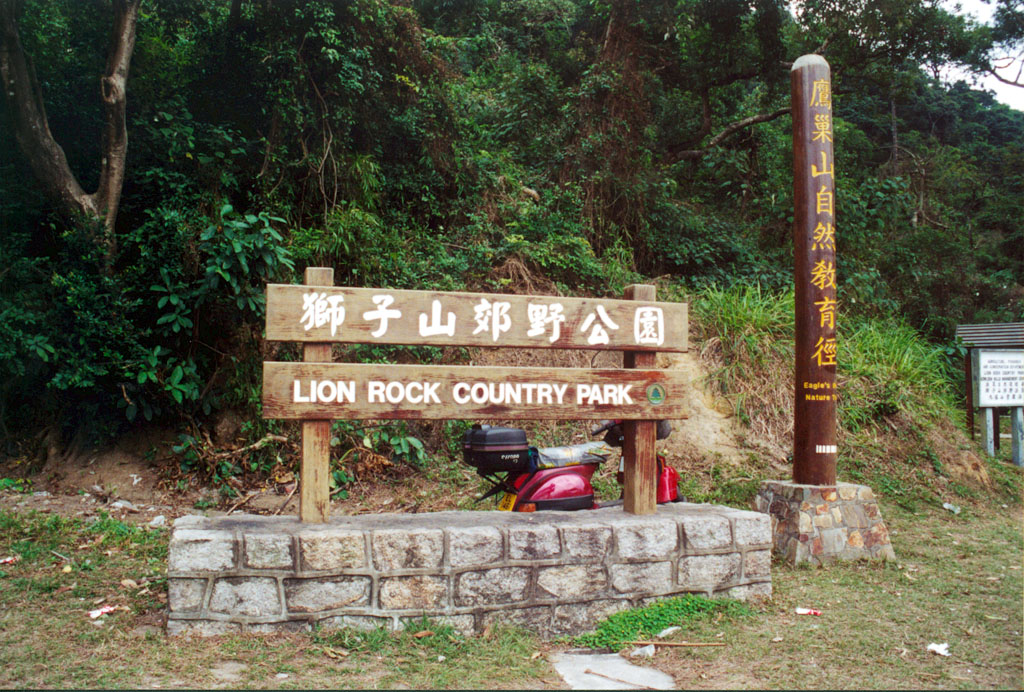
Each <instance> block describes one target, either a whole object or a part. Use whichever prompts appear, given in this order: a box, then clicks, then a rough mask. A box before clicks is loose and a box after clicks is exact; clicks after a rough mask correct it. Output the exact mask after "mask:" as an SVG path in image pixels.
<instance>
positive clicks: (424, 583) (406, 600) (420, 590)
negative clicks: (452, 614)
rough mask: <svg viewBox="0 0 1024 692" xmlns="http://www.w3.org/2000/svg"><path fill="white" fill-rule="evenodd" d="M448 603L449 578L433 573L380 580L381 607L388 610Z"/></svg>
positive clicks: (424, 608) (428, 606) (440, 605)
mask: <svg viewBox="0 0 1024 692" xmlns="http://www.w3.org/2000/svg"><path fill="white" fill-rule="evenodd" d="M447 603H448V578H447V577H436V576H431V575H426V574H424V575H416V576H411V577H386V578H384V579H381V580H380V607H381V608H385V609H387V610H412V609H416V610H429V609H430V608H440V607H442V606H444V605H447Z"/></svg>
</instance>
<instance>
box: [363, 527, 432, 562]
mask: <svg viewBox="0 0 1024 692" xmlns="http://www.w3.org/2000/svg"><path fill="white" fill-rule="evenodd" d="M443 559H444V532H443V531H441V530H440V529H384V530H379V531H374V532H373V563H374V565H376V567H377V569H379V570H381V571H389V570H395V569H416V568H429V567H440V566H441V562H442V560H443Z"/></svg>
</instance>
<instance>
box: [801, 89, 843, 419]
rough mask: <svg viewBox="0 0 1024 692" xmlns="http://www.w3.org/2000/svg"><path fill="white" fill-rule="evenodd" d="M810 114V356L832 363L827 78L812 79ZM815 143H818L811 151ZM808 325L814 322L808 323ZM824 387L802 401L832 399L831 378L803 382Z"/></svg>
mask: <svg viewBox="0 0 1024 692" xmlns="http://www.w3.org/2000/svg"><path fill="white" fill-rule="evenodd" d="M808 105H809V107H810V112H811V113H810V114H811V115H812V116H813V124H812V126H813V131H812V133H811V142H810V145H811V147H812V151H810V152H809V158H810V159H811V161H817V162H818V163H811V178H812V179H813V180H814V181H815V186H816V188H817V189H816V190H815V192H814V214H815V216H814V219H813V221H812V223H813V224H814V228H813V231H812V233H811V238H810V252H811V256H810V258H809V259H810V262H811V276H810V284H811V286H814V287H815V288H817V289H818V290H817V293H816V294H815V295H812V298H813V301H812V302H813V303H814V305H815V306H816V307H817V309H818V317H819V320H818V324H817V325H816V326H817V328H818V329H817V331H818V334H817V335H816V336H817V340H816V341H815V343H814V346H813V349H812V352H811V354H810V359H811V361H812V363H813V364H814V365H815V366H817V367H819V368H820V367H835V365H836V348H837V347H836V338H835V326H836V322H835V315H836V299H835V289H836V267H835V250H836V236H835V226H834V223H835V165H834V163H833V161H832V147H831V144H832V88H831V85H830V83H829V80H828V79H816V80H814V82H813V83H812V85H811V98H810V102H809V104H808ZM815 144H818V145H820V146H821V148H820V149H819V150H817V151H813V147H814V145H815ZM809 326H811V327H813V326H815V325H813V324H812V325H809ZM822 386H824V388H826V389H828V390H829V391H828V393H827V394H819V393H811V392H810V391H806V392H805V393H804V400H805V401H835V400H836V399H837V396H836V393H835V382H834V381H833V382H806V381H805V382H803V388H804V389H805V390H817V389H820V388H822Z"/></svg>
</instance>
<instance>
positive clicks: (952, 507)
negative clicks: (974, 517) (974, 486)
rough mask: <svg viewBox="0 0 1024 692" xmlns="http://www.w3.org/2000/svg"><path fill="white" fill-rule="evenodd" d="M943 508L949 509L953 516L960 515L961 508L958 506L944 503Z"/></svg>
mask: <svg viewBox="0 0 1024 692" xmlns="http://www.w3.org/2000/svg"><path fill="white" fill-rule="evenodd" d="M942 507H943V509H948V510H949V511H950V512H952V513H953V514H960V508H959V507H957V506H956V505H952V504H950V503H948V502H943V503H942Z"/></svg>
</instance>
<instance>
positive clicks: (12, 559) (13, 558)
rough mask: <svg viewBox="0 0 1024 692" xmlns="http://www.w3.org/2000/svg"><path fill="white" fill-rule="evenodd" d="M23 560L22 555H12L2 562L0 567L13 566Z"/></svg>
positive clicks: (0, 561)
mask: <svg viewBox="0 0 1024 692" xmlns="http://www.w3.org/2000/svg"><path fill="white" fill-rule="evenodd" d="M20 559H21V555H11V556H10V557H5V558H4V559H3V560H0V565H13V564H14V563H15V562H17V561H18V560H20Z"/></svg>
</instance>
